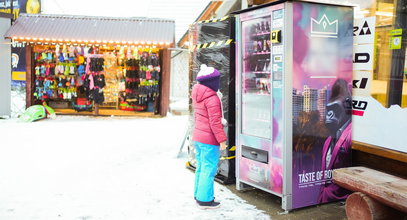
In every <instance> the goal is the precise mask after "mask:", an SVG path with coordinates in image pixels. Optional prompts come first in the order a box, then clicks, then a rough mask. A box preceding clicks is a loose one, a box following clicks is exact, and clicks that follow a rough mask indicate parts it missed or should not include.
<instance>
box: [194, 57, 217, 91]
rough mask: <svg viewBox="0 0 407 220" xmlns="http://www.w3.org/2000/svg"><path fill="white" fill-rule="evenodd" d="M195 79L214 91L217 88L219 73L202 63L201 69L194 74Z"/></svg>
mask: <svg viewBox="0 0 407 220" xmlns="http://www.w3.org/2000/svg"><path fill="white" fill-rule="evenodd" d="M196 80H198V82H199V83H200V84H202V85H204V86H206V87H209V88H210V89H212V90H213V91H215V92H217V91H218V90H219V84H220V73H219V71H218V70H217V69H215V68H213V67H208V66H206V65H205V64H202V65H201V69H200V70H199V72H198V75H197V76H196Z"/></svg>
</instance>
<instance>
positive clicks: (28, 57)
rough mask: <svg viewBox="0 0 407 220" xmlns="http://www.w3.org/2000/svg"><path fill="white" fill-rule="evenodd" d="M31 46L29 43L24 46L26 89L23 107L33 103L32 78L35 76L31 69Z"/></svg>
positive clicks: (33, 84) (33, 89)
mask: <svg viewBox="0 0 407 220" xmlns="http://www.w3.org/2000/svg"><path fill="white" fill-rule="evenodd" d="M32 50H33V48H32V46H31V45H27V46H26V47H25V60H26V61H25V62H26V63H25V69H26V76H25V78H26V80H25V83H26V90H25V93H26V95H25V97H26V98H25V105H26V106H25V107H26V108H28V107H30V106H32V105H33V104H34V91H35V88H34V86H35V83H34V78H35V76H33V74H32V70H33V66H32V65H33V57H32Z"/></svg>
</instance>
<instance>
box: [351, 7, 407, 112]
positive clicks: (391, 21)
mask: <svg viewBox="0 0 407 220" xmlns="http://www.w3.org/2000/svg"><path fill="white" fill-rule="evenodd" d="M405 4H406V1H403V0H377V1H365V2H363V4H361V6H360V7H359V8H356V9H355V18H358V17H371V16H375V17H376V30H375V34H376V35H375V47H374V64H373V72H372V73H371V74H373V75H372V79H373V80H372V82H371V95H372V97H374V98H375V99H377V100H378V101H379V102H380V103H381V104H382V105H383V106H385V107H389V106H391V105H393V104H397V105H400V106H401V107H403V108H404V107H407V56H406V50H405V49H403V48H400V49H394V48H391V42H390V41H391V40H392V39H393V38H394V37H398V36H395V35H393V34H392V32H391V31H392V30H395V29H401V28H403V27H406V26H407V12H406V10H405V9H404V11H403V9H402V8H403V7H404V8H405V7H406V5H405ZM403 5H404V6H403ZM405 36H406V33H402V34H401V35H400V37H402V38H401V39H402V41H401V44H404V46H403V47H404V48H405V47H406V46H405V45H406V39H405ZM396 51H397V52H396ZM392 72H393V73H392ZM395 73H397V74H395ZM391 81H393V82H396V84H399V85H398V86H395V85H394V84H390V83H391ZM394 97H395V98H394ZM394 99H395V100H394Z"/></svg>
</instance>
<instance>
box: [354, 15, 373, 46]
mask: <svg viewBox="0 0 407 220" xmlns="http://www.w3.org/2000/svg"><path fill="white" fill-rule="evenodd" d="M375 27H376V17H375V16H373V17H367V18H361V19H355V21H354V24H353V43H354V44H372V43H373V42H374V35H375Z"/></svg>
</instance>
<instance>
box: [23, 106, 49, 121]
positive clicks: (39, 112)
mask: <svg viewBox="0 0 407 220" xmlns="http://www.w3.org/2000/svg"><path fill="white" fill-rule="evenodd" d="M47 115H49V116H50V117H51V118H55V111H54V109H52V108H51V107H49V106H48V105H47V104H46V103H44V104H43V105H33V106H31V107H29V108H27V109H26V110H25V112H24V113H23V114H22V115H21V116H20V120H21V121H23V122H33V121H38V120H41V119H44V118H47Z"/></svg>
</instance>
